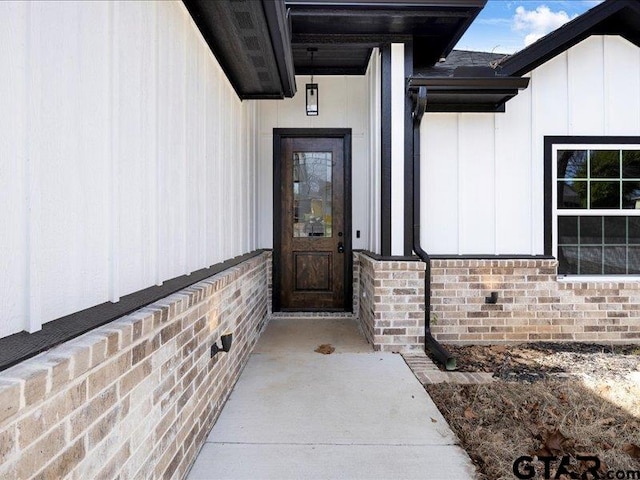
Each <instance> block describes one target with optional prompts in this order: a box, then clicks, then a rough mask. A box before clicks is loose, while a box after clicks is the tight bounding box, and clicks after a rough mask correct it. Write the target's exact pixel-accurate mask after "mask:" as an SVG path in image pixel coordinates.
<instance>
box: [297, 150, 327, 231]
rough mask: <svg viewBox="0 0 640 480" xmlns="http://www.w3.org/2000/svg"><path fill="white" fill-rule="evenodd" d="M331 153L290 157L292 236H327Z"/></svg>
mask: <svg viewBox="0 0 640 480" xmlns="http://www.w3.org/2000/svg"><path fill="white" fill-rule="evenodd" d="M331 167H332V158H331V152H295V153H294V154H293V205H294V208H293V236H294V237H330V236H331V227H332V220H331V218H332V202H331V192H332V184H331Z"/></svg>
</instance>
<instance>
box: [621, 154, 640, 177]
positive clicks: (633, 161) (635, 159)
mask: <svg viewBox="0 0 640 480" xmlns="http://www.w3.org/2000/svg"><path fill="white" fill-rule="evenodd" d="M622 178H640V150H623V151H622Z"/></svg>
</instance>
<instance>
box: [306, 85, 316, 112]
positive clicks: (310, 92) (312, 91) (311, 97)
mask: <svg viewBox="0 0 640 480" xmlns="http://www.w3.org/2000/svg"><path fill="white" fill-rule="evenodd" d="M306 91H307V115H309V116H316V115H318V84H317V83H307V89H306Z"/></svg>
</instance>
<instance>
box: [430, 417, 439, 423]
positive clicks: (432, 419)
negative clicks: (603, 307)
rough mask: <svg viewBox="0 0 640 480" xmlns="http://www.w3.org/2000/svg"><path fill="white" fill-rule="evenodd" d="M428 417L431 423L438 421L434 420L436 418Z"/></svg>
mask: <svg viewBox="0 0 640 480" xmlns="http://www.w3.org/2000/svg"><path fill="white" fill-rule="evenodd" d="M429 418H431V422H432V423H437V422H438V420H436V419H435V418H433V417H429Z"/></svg>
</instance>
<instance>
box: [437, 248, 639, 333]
mask: <svg viewBox="0 0 640 480" xmlns="http://www.w3.org/2000/svg"><path fill="white" fill-rule="evenodd" d="M431 268H432V270H431V281H432V285H431V287H432V299H431V308H432V313H433V314H434V316H435V317H437V321H436V324H435V325H434V326H433V327H432V331H433V333H434V336H435V337H436V338H437V339H438V340H440V341H445V342H460V343H463V342H476V343H477V342H485V343H490V342H499V341H510V342H515V341H536V340H564V341H570V340H575V341H596V342H634V341H638V340H639V339H640V282H577V281H571V282H567V281H563V280H561V281H558V280H557V262H556V261H555V260H433V261H432V263H431ZM492 291H496V292H498V301H497V303H496V304H495V305H491V304H486V303H485V297H487V296H488V295H489V294H490V292H492Z"/></svg>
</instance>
